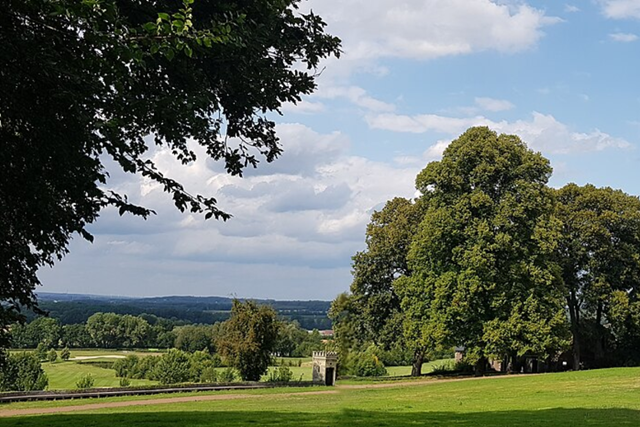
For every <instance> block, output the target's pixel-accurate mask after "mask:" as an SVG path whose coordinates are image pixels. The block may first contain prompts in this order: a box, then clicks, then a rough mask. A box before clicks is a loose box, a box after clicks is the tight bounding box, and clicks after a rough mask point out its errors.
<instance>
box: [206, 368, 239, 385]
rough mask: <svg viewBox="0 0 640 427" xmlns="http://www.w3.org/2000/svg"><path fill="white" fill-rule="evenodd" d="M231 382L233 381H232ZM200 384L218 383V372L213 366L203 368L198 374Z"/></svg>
mask: <svg viewBox="0 0 640 427" xmlns="http://www.w3.org/2000/svg"><path fill="white" fill-rule="evenodd" d="M232 381H233V380H232ZM200 382H201V383H216V382H218V371H217V370H216V368H214V367H213V366H210V367H208V368H204V369H203V370H202V373H201V374H200Z"/></svg>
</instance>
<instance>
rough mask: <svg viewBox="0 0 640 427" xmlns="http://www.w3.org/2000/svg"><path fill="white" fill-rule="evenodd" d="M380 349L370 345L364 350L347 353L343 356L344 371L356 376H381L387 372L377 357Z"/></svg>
mask: <svg viewBox="0 0 640 427" xmlns="http://www.w3.org/2000/svg"><path fill="white" fill-rule="evenodd" d="M379 352H380V349H378V348H377V347H376V346H374V345H371V346H369V348H367V350H366V351H361V352H353V353H349V354H348V355H346V357H344V358H343V359H344V362H343V363H344V365H345V371H346V373H347V374H349V375H355V376H357V377H381V376H383V375H386V374H387V369H386V368H385V367H384V363H382V361H381V360H380V358H379V357H378V353H379Z"/></svg>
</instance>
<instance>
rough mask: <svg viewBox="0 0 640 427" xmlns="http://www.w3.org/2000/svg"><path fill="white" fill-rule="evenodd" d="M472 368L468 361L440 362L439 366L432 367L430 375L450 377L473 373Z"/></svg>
mask: <svg viewBox="0 0 640 427" xmlns="http://www.w3.org/2000/svg"><path fill="white" fill-rule="evenodd" d="M473 370H474V366H473V364H472V363H469V362H468V361H465V360H461V361H460V362H455V363H454V362H452V361H449V362H442V363H440V364H439V365H434V367H433V370H432V371H431V374H432V375H451V374H461V373H464V374H468V373H471V372H473Z"/></svg>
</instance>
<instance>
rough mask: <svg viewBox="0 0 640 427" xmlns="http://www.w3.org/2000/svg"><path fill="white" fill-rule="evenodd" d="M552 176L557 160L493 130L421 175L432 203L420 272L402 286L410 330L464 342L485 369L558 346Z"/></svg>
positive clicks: (419, 251)
mask: <svg viewBox="0 0 640 427" xmlns="http://www.w3.org/2000/svg"><path fill="white" fill-rule="evenodd" d="M550 175H551V167H550V166H549V162H548V160H546V159H545V158H544V157H542V155H540V154H539V153H534V152H532V151H531V150H529V149H527V147H526V145H525V144H524V143H523V142H522V141H521V140H520V139H519V138H518V137H517V136H513V135H498V134H496V133H495V132H492V131H490V130H489V129H487V128H484V127H480V128H472V129H469V130H468V131H467V132H465V133H464V134H463V135H461V136H460V137H459V138H458V139H456V140H455V141H453V142H452V143H451V144H450V145H449V147H448V148H447V149H446V150H445V152H444V154H443V157H442V160H441V161H439V162H432V163H430V164H428V165H427V167H426V168H425V169H424V170H423V171H422V172H421V173H420V174H419V175H418V177H417V179H416V187H417V188H418V190H420V191H421V192H422V194H423V199H424V202H425V203H426V205H427V208H426V213H425V215H424V218H423V220H422V223H421V224H420V230H419V232H418V235H417V236H416V237H415V238H414V240H413V243H412V246H411V249H410V251H409V254H408V259H409V264H410V265H411V267H412V269H413V271H414V274H413V275H412V276H411V277H410V278H404V279H402V280H400V281H399V282H398V288H399V292H400V294H401V295H402V304H403V307H405V309H406V311H407V315H408V317H409V320H407V323H408V328H409V330H410V331H411V330H412V329H416V328H418V329H419V332H420V334H419V336H420V338H421V340H423V341H424V342H425V344H430V345H431V346H438V345H445V346H454V345H464V346H465V347H466V349H467V350H466V351H467V355H468V356H469V357H471V356H474V357H475V360H477V361H478V363H479V368H482V363H483V362H482V361H483V360H484V359H485V358H486V357H488V356H491V355H495V356H497V355H504V354H508V355H509V356H514V357H515V356H516V355H518V356H519V355H524V354H526V353H527V352H529V353H533V354H542V355H544V354H548V353H549V351H552V350H556V349H558V348H559V344H560V343H561V342H562V340H563V337H564V330H563V327H564V325H565V318H564V308H563V304H562V296H563V294H562V293H561V292H560V289H561V287H560V283H561V281H560V278H559V275H558V271H557V269H556V268H555V265H554V264H553V262H551V261H553V258H552V257H553V255H554V252H553V251H554V249H555V245H556V243H555V242H556V239H557V235H558V231H559V230H558V228H559V224H558V222H557V221H556V220H555V218H554V217H553V213H554V198H553V193H552V191H551V190H550V189H549V188H548V187H547V186H546V183H547V180H548V178H549V176H550ZM424 319H428V320H426V321H425V320H424ZM415 323H417V324H416V325H412V324H415ZM414 333H415V332H414Z"/></svg>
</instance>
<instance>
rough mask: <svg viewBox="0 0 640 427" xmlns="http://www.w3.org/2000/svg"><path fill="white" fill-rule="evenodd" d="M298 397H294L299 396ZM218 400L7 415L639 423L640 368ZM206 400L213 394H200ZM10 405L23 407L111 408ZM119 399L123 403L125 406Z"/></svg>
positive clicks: (115, 421)
mask: <svg viewBox="0 0 640 427" xmlns="http://www.w3.org/2000/svg"><path fill="white" fill-rule="evenodd" d="M294 391H296V392H295V393H292V392H294ZM208 396H211V397H209V398H215V399H219V400H209V401H188V402H183V403H172V404H153V405H149V404H144V405H141V406H128V407H116V408H104V409H96V408H92V409H91V410H89V411H83V412H77V413H64V414H49V415H34V416H21V417H12V418H8V419H7V418H0V425H12V426H16V427H18V426H20V427H24V426H34V427H40V426H52V427H58V426H59V427H62V426H65V427H66V426H89V425H90V426H94V427H102V426H109V427H112V426H116V425H117V426H124V425H153V426H161V427H162V426H167V427H168V426H174V425H180V426H202V427H204V426H244V425H249V424H253V425H272V426H342V425H348V426H367V427H369V426H409V425H454V426H469V427H471V426H636V425H640V368H618V369H607V370H598V371H586V372H578V373H573V372H568V373H559V374H542V375H530V376H507V377H498V378H480V379H474V378H472V379H465V380H457V381H448V380H430V381H424V382H413V383H408V384H406V383H404V384H403V383H395V384H363V385H350V386H338V387H335V388H324V387H316V388H313V389H306V390H299V391H298V390H296V389H278V390H268V391H260V392H253V393H249V392H244V393H239V392H234V393H231V392H229V393H218V395H211V394H209V395H208ZM196 397H197V398H205V397H207V395H204V394H202V395H196ZM113 401H114V400H113V399H103V400H100V401H96V400H93V401H89V400H87V401H78V402H47V403H46V404H45V403H37V402H31V403H23V404H11V405H4V406H1V407H0V415H2V413H3V412H5V411H7V410H11V409H18V408H34V407H37V406H38V405H40V406H46V407H64V406H70V405H91V404H95V403H96V402H103V403H106V402H113ZM120 402H122V399H120Z"/></svg>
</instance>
